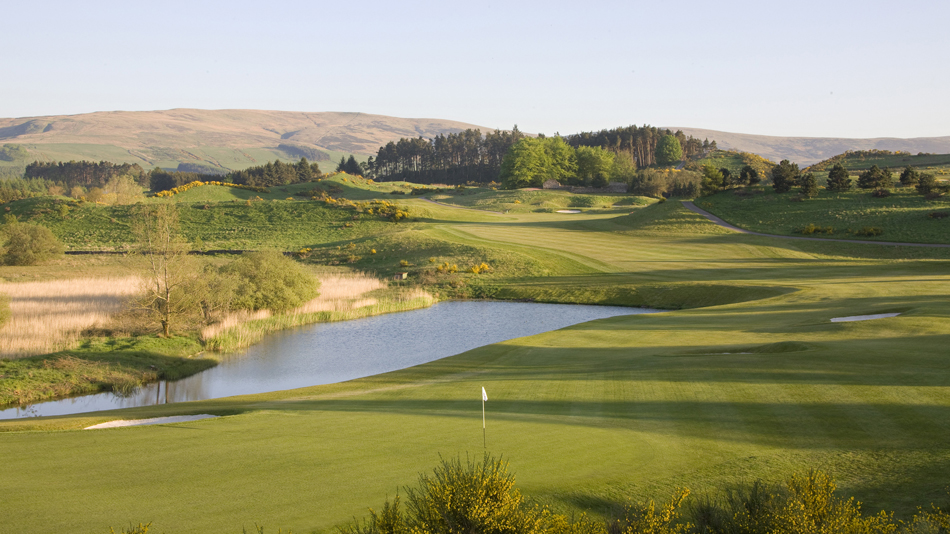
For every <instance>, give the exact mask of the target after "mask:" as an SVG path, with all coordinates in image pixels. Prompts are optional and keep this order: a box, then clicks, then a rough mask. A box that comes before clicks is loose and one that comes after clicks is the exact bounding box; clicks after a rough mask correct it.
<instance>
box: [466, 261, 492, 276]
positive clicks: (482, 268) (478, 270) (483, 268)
mask: <svg viewBox="0 0 950 534" xmlns="http://www.w3.org/2000/svg"><path fill="white" fill-rule="evenodd" d="M469 271H470V272H472V273H474V274H482V273H490V272H492V271H493V269H492V268H491V267H489V266H488V264H487V263H482V264H481V265H472V267H471V268H470V269H469Z"/></svg>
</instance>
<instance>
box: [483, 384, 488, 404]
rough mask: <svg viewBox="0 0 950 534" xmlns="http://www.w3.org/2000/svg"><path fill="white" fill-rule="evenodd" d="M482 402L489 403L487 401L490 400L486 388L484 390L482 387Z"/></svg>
mask: <svg viewBox="0 0 950 534" xmlns="http://www.w3.org/2000/svg"><path fill="white" fill-rule="evenodd" d="M482 400H483V401H487V400H488V393H485V388H484V387H482Z"/></svg>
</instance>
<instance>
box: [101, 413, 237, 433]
mask: <svg viewBox="0 0 950 534" xmlns="http://www.w3.org/2000/svg"><path fill="white" fill-rule="evenodd" d="M211 417H218V416H217V415H208V414H201V415H175V416H172V417H154V418H152V419H132V420H124V419H119V420H116V421H109V422H107V423H99V424H98V425H92V426H87V427H86V430H94V429H98V428H116V427H120V426H141V425H161V424H164V423H186V422H188V421H198V420H199V419H209V418H211Z"/></svg>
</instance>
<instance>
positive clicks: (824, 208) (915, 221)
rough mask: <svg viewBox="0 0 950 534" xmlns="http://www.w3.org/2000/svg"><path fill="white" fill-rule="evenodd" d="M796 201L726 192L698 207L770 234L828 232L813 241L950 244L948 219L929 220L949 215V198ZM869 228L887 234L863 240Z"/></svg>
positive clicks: (842, 196)
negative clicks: (810, 228)
mask: <svg viewBox="0 0 950 534" xmlns="http://www.w3.org/2000/svg"><path fill="white" fill-rule="evenodd" d="M797 196H798V195H797V193H796V192H794V191H793V192H790V193H785V194H777V193H775V191H774V190H772V188H759V189H757V190H755V194H752V195H747V194H745V193H744V192H743V191H741V190H736V191H726V192H722V193H717V194H715V195H711V196H708V197H702V198H699V199H697V200H696V201H695V202H696V205H697V206H699V207H700V208H702V209H704V210H706V211H708V212H710V213H713V214H714V215H716V216H718V217H720V218H722V219H723V220H725V221H726V222H729V223H731V224H734V225H736V226H738V227H740V228H744V229H746V230H753V231H756V232H763V233H768V234H777V235H799V236H800V235H802V233H801V230H802V229H803V228H805V227H806V226H808V225H815V226H820V227H822V228H823V229H824V230H823V231H821V232H818V233H814V234H809V237H828V238H839V239H860V240H867V241H898V242H908V243H942V244H947V243H950V232H948V230H950V218H933V217H931V216H930V214H932V213H941V212H942V213H950V198H945V197H941V198H938V199H936V200H926V199H925V198H924V197H922V196H921V195H919V194H918V193H917V192H916V191H915V190H914V189H913V188H912V187H902V188H898V189H896V190H894V193H893V194H892V195H891V196H889V197H886V198H875V197H873V196H871V192H870V191H865V190H855V191H848V192H846V193H834V192H831V191H825V190H820V191H819V192H818V196H817V197H815V198H812V199H808V200H805V201H802V202H796V201H794V199H795V198H796V197H797ZM869 227H873V228H879V229H881V230H882V232H883V233H881V234H880V235H878V236H872V237H868V236H865V235H862V233H861V230H862V229H864V228H869ZM828 229H830V232H829V231H828Z"/></svg>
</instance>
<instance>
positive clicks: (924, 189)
mask: <svg viewBox="0 0 950 534" xmlns="http://www.w3.org/2000/svg"><path fill="white" fill-rule="evenodd" d="M914 188H915V189H917V192H918V193H920V194H921V195H924V196H929V195H937V194H939V193H942V192H944V191H945V190H946V186H940V185H938V184H937V178H936V177H935V176H934V175H933V174H930V173H929V172H925V173H922V174H921V175H920V178H919V179H918V180H917V185H916V186H914Z"/></svg>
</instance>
